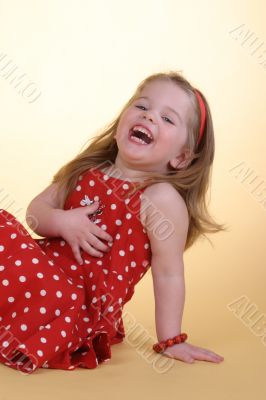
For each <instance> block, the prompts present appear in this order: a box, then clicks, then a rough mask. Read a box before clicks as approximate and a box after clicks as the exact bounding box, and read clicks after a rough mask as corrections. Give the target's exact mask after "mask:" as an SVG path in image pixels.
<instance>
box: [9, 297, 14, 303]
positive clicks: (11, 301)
mask: <svg viewBox="0 0 266 400" xmlns="http://www.w3.org/2000/svg"><path fill="white" fill-rule="evenodd" d="M7 300H8V302H9V303H14V301H15V299H14V297H9V298H8V299H7Z"/></svg>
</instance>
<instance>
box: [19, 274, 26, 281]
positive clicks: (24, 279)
mask: <svg viewBox="0 0 266 400" xmlns="http://www.w3.org/2000/svg"><path fill="white" fill-rule="evenodd" d="M18 279H19V280H20V282H26V277H25V276H24V275H21V276H20V277H19V278H18Z"/></svg>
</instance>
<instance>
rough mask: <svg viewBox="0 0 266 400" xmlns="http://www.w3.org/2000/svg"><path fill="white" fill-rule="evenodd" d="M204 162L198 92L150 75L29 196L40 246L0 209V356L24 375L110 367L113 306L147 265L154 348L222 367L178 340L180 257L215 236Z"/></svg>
mask: <svg viewBox="0 0 266 400" xmlns="http://www.w3.org/2000/svg"><path fill="white" fill-rule="evenodd" d="M213 158H214V135H213V125H212V118H211V114H210V109H209V106H208V103H207V101H206V99H205V97H204V96H203V94H202V93H201V92H199V91H198V90H196V89H195V88H193V86H191V84H190V83H189V82H188V81H187V80H186V79H185V78H184V77H182V76H181V75H180V74H179V73H176V72H169V73H158V74H154V75H151V76H149V77H148V78H146V79H145V80H144V81H143V82H141V83H140V85H139V86H138V87H137V90H136V92H135V93H134V95H133V96H132V97H131V98H130V99H129V101H128V102H127V104H126V105H125V107H124V108H123V109H122V111H121V113H120V114H119V116H118V117H117V118H116V119H115V120H114V121H113V122H112V123H111V124H110V125H109V126H108V127H107V128H106V129H105V130H104V132H103V133H102V134H101V135H99V136H97V137H96V138H94V140H92V142H91V144H90V145H89V146H88V147H87V148H86V149H85V150H84V151H83V152H82V153H81V154H79V155H78V156H76V157H75V158H74V159H73V160H72V161H71V162H69V163H67V164H66V165H64V166H63V167H62V168H61V169H60V170H59V171H58V172H57V173H56V174H55V175H54V177H53V181H52V183H51V184H50V185H49V186H48V187H47V188H46V189H45V190H44V191H43V192H41V193H40V194H39V195H38V196H37V197H35V198H34V199H33V200H32V201H31V203H30V204H29V206H28V209H27V213H26V219H27V223H28V225H29V226H30V227H31V228H32V229H33V231H34V232H36V233H37V234H38V235H39V236H42V237H43V239H33V238H32V237H31V236H30V234H29V233H28V231H27V230H26V229H25V228H24V227H23V226H22V224H20V223H19V222H18V220H17V219H16V218H15V217H14V216H13V215H12V214H10V213H9V212H7V211H6V210H3V209H1V210H0V285H1V305H0V321H1V326H0V349H1V351H0V361H1V362H2V363H3V364H5V365H7V366H9V367H11V368H15V369H18V370H20V371H23V372H24V373H31V372H33V371H34V370H36V369H37V368H40V367H44V368H59V369H67V370H71V369H75V368H76V367H84V368H95V367H97V365H98V364H99V363H101V362H104V361H107V360H109V359H110V358H111V347H110V346H111V345H112V344H115V343H119V342H121V341H122V340H123V338H124V337H125V331H124V325H123V319H122V311H123V306H124V305H125V304H126V303H127V302H128V301H129V300H130V299H131V297H132V296H133V294H134V287H135V285H136V284H137V283H138V282H139V281H140V279H141V278H143V276H144V275H145V274H146V272H147V271H148V270H149V268H151V272H152V279H153V287H154V296H155V322H156V332H157V337H158V343H155V344H154V345H153V350H154V351H156V352H158V353H161V354H162V355H164V356H166V357H171V358H175V359H178V360H181V361H184V362H188V363H193V362H194V360H204V361H211V362H216V363H219V362H221V361H222V360H223V357H221V356H219V355H217V354H215V353H214V352H212V351H210V350H207V349H203V348H200V347H197V346H194V345H192V344H189V343H188V342H187V341H186V339H187V334H186V333H184V332H182V333H181V320H182V313H183V307H184V297H185V284H184V265H183V252H184V251H185V250H186V249H188V248H189V247H190V246H191V245H192V244H193V243H194V242H195V241H196V239H197V238H198V237H199V236H200V235H204V233H205V232H218V231H220V230H224V226H223V225H219V224H217V223H215V221H214V220H213V219H211V217H210V215H209V214H208V211H207V208H206V203H205V196H206V191H207V187H208V183H209V177H210V172H211V166H212V163H213Z"/></svg>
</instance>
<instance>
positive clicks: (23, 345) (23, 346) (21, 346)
mask: <svg viewBox="0 0 266 400" xmlns="http://www.w3.org/2000/svg"><path fill="white" fill-rule="evenodd" d="M18 347H19V348H20V349H25V348H26V346H25V344H23V343H21V344H20V345H19V346H18Z"/></svg>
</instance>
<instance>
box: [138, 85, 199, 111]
mask: <svg viewBox="0 0 266 400" xmlns="http://www.w3.org/2000/svg"><path fill="white" fill-rule="evenodd" d="M142 96H145V97H148V99H147V100H148V101H151V102H152V103H154V104H157V105H159V106H161V107H171V108H173V109H175V110H177V111H178V112H179V113H181V114H182V115H183V116H184V117H186V115H187V113H188V111H189V109H190V107H191V105H190V99H189V96H188V94H187V93H186V92H185V91H184V90H183V89H181V88H180V87H179V86H178V85H177V84H176V83H174V82H171V81H161V80H160V81H154V82H149V83H147V84H146V85H145V87H144V88H143V89H142V90H141V91H140V93H139V95H138V96H137V97H142Z"/></svg>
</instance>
